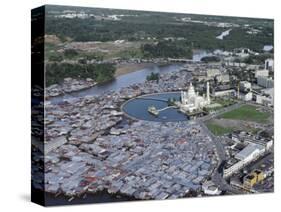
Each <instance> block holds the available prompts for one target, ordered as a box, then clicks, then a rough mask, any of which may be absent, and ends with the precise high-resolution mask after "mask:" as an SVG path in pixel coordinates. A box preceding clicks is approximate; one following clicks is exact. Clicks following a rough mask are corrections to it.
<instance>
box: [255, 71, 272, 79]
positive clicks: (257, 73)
mask: <svg viewBox="0 0 281 212" xmlns="http://www.w3.org/2000/svg"><path fill="white" fill-rule="evenodd" d="M268 74H269V72H268V70H265V69H259V70H256V71H255V78H258V77H268Z"/></svg>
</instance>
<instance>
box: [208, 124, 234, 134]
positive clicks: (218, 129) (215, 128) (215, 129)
mask: <svg viewBox="0 0 281 212" xmlns="http://www.w3.org/2000/svg"><path fill="white" fill-rule="evenodd" d="M206 126H207V127H208V129H209V130H210V131H211V132H212V133H213V134H214V135H218V136H220V135H223V134H226V133H230V132H232V131H233V130H234V129H233V128H231V127H222V126H220V125H218V124H215V123H212V122H207V123H206Z"/></svg>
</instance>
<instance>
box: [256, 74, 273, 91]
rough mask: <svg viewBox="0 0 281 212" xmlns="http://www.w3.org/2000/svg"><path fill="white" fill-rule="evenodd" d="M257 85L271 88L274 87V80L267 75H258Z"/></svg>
mask: <svg viewBox="0 0 281 212" xmlns="http://www.w3.org/2000/svg"><path fill="white" fill-rule="evenodd" d="M257 80H258V85H259V86H262V87H264V88H273V87H274V80H273V79H272V78H269V77H264V76H258V77H257Z"/></svg>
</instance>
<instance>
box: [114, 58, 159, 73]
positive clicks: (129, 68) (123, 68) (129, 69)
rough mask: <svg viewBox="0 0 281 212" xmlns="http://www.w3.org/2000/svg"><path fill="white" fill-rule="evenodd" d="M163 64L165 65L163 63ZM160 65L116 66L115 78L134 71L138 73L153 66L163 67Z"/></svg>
mask: <svg viewBox="0 0 281 212" xmlns="http://www.w3.org/2000/svg"><path fill="white" fill-rule="evenodd" d="M162 64H163V63H162ZM162 64H159V63H151V62H150V63H122V64H117V65H116V71H115V75H114V76H115V77H119V76H121V75H124V74H128V73H132V72H134V71H138V70H141V69H144V68H150V67H153V66H156V65H157V66H159V65H162Z"/></svg>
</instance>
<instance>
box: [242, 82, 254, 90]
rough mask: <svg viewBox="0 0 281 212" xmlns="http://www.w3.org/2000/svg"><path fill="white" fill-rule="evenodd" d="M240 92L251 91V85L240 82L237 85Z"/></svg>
mask: <svg viewBox="0 0 281 212" xmlns="http://www.w3.org/2000/svg"><path fill="white" fill-rule="evenodd" d="M239 87H240V91H248V90H251V87H252V86H251V83H250V82H248V81H241V82H240V83H239Z"/></svg>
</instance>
